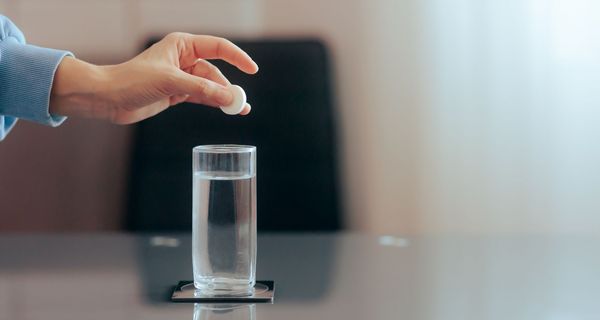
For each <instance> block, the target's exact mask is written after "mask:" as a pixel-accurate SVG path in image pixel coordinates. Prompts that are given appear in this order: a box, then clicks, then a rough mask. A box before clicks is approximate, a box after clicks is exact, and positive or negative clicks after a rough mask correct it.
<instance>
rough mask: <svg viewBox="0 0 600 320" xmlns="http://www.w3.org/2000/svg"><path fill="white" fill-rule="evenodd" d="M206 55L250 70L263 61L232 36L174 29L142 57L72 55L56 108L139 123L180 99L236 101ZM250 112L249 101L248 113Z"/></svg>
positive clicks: (55, 91)
mask: <svg viewBox="0 0 600 320" xmlns="http://www.w3.org/2000/svg"><path fill="white" fill-rule="evenodd" d="M204 59H222V60H225V61H227V62H229V63H230V64H232V65H234V66H236V67H237V68H238V69H240V70H242V71H243V72H245V73H248V74H254V73H256V72H257V71H258V66H257V65H256V63H255V62H254V61H252V59H251V58H250V56H248V54H246V53H245V52H244V51H242V50H241V49H240V48H238V47H237V46H235V45H234V44H233V43H231V42H230V41H228V40H226V39H223V38H217V37H212V36H199V35H192V34H187V33H172V34H169V35H167V36H166V37H165V38H163V39H162V40H161V41H159V42H157V43H155V44H154V45H153V46H152V47H150V48H148V49H147V50H146V51H144V52H142V53H141V54H140V55H138V56H137V57H135V58H133V59H131V60H129V61H127V62H125V63H122V64H118V65H112V66H96V65H92V64H89V63H86V62H84V61H81V60H78V59H75V58H72V57H66V58H64V59H63V61H62V62H61V63H60V65H59V66H58V69H57V70H56V73H55V75H54V83H53V85H52V92H51V95H50V113H51V114H54V115H63V116H78V117H86V118H96V119H105V120H108V121H111V122H113V123H118V124H128V123H134V122H137V121H140V120H143V119H146V118H149V117H151V116H154V115H156V114H158V113H159V112H161V111H163V110H165V109H166V108H168V107H169V106H172V105H175V104H178V103H180V102H184V101H187V102H193V103H201V104H205V105H208V106H213V107H217V106H222V105H227V104H229V103H231V100H232V99H233V97H232V95H231V93H230V92H229V91H228V90H226V89H225V87H226V86H227V85H229V81H228V80H227V78H225V76H223V74H222V73H221V71H219V69H218V68H216V67H215V66H213V65H212V64H211V63H210V62H208V61H206V60H204ZM249 112H250V105H248V104H246V106H245V108H244V110H242V113H241V114H242V115H246V114H248V113H249Z"/></svg>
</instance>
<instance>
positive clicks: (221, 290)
mask: <svg viewBox="0 0 600 320" xmlns="http://www.w3.org/2000/svg"><path fill="white" fill-rule="evenodd" d="M254 285H255V282H254V281H252V282H249V281H247V280H231V279H221V278H209V279H201V280H199V281H194V287H195V288H196V292H197V293H198V294H199V295H202V296H218V297H244V296H251V295H253V294H254V290H255V289H254Z"/></svg>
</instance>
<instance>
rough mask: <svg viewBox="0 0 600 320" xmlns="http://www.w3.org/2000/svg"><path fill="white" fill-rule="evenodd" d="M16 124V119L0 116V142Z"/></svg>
mask: <svg viewBox="0 0 600 320" xmlns="http://www.w3.org/2000/svg"><path fill="white" fill-rule="evenodd" d="M16 123H17V118H13V117H5V116H3V115H0V140H4V138H5V137H6V135H7V134H8V133H9V132H10V130H11V129H12V128H13V127H14V126H15V124H16Z"/></svg>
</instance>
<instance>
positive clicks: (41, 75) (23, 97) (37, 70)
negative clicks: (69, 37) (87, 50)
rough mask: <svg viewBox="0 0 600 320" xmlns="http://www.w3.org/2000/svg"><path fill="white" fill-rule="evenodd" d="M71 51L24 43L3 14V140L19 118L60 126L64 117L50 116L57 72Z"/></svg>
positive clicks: (0, 56)
mask: <svg viewBox="0 0 600 320" xmlns="http://www.w3.org/2000/svg"><path fill="white" fill-rule="evenodd" d="M67 55H71V53H70V52H67V51H62V50H54V49H48V48H41V47H37V46H33V45H28V44H26V43H25V37H24V36H23V34H22V33H21V31H20V30H19V29H18V28H17V27H16V26H15V25H14V24H13V23H12V22H11V21H10V20H9V19H8V18H6V17H5V16H2V15H0V140H2V139H4V137H5V136H6V134H8V132H9V131H10V130H11V129H12V128H13V127H14V125H15V123H16V122H17V119H24V120H29V121H34V122H37V123H41V124H45V125H49V126H53V127H55V126H58V125H60V124H61V123H62V122H63V121H65V119H66V118H65V117H60V116H53V115H51V114H50V113H49V111H48V107H49V103H50V90H51V88H52V81H53V80H54V73H55V72H56V68H57V67H58V65H59V64H60V62H61V61H62V59H63V58H64V57H65V56H67Z"/></svg>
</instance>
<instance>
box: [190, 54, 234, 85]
mask: <svg viewBox="0 0 600 320" xmlns="http://www.w3.org/2000/svg"><path fill="white" fill-rule="evenodd" d="M185 71H186V72H187V73H189V74H193V75H195V76H197V77H202V78H206V79H209V80H212V81H214V82H216V83H218V84H220V85H223V86H228V85H230V84H231V83H230V82H229V80H227V78H226V77H225V76H224V75H223V73H221V70H219V68H217V67H215V66H214V65H213V64H212V63H210V62H208V61H206V60H202V59H200V60H198V61H196V63H195V64H194V65H193V66H192V67H190V68H188V69H186V70H185Z"/></svg>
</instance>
